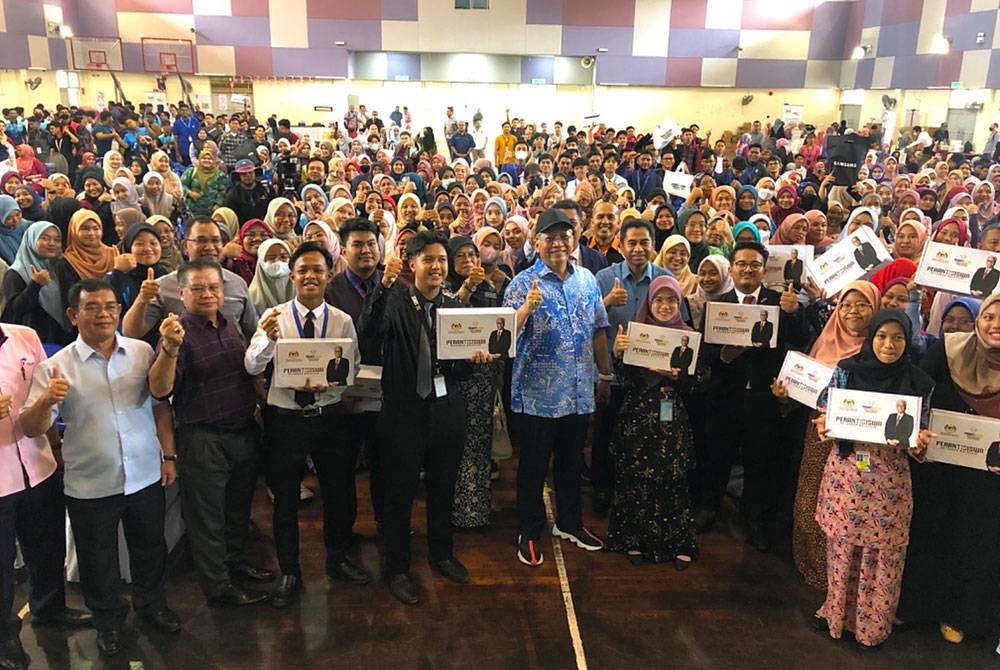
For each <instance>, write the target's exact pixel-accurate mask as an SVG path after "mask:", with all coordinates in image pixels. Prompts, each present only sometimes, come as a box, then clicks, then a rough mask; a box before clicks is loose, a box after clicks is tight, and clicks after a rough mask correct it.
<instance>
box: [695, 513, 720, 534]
mask: <svg viewBox="0 0 1000 670" xmlns="http://www.w3.org/2000/svg"><path fill="white" fill-rule="evenodd" d="M717 518H718V514H716V513H715V512H713V511H712V510H707V509H700V510H698V512H697V513H696V514H695V515H694V532H695V533H697V534H698V535H701V534H702V533H706V532H708V531H709V530H711V528H712V526H714V525H715V521H716V519H717Z"/></svg>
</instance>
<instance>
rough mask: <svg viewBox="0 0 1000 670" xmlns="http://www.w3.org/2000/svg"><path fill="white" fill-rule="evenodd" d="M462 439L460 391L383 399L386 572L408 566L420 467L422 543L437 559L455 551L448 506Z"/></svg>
mask: <svg viewBox="0 0 1000 670" xmlns="http://www.w3.org/2000/svg"><path fill="white" fill-rule="evenodd" d="M464 443H465V402H464V401H463V399H462V396H461V394H459V393H454V392H452V393H449V394H448V395H447V396H446V397H444V398H441V399H437V400H414V401H383V403H382V414H381V417H380V419H379V438H378V449H379V458H380V460H381V465H382V475H383V477H382V478H383V482H384V485H385V501H384V504H383V508H382V536H383V537H384V538H385V565H386V572H388V574H390V575H396V574H400V573H404V572H409V570H410V518H411V516H412V512H413V499H414V498H415V497H416V495H417V487H418V486H419V484H420V470H421V468H423V470H424V485H425V486H426V489H427V547H428V551H429V553H430V556H431V559H432V560H436V561H441V560H445V559H448V558H451V557H452V556H453V555H454V543H453V538H452V533H453V529H452V526H451V510H452V506H453V505H454V503H455V478H456V477H457V476H458V466H459V463H460V462H461V460H462V447H463V445H464Z"/></svg>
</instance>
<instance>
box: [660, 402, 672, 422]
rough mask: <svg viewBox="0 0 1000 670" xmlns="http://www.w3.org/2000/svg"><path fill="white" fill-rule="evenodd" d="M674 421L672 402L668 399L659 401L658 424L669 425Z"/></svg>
mask: <svg viewBox="0 0 1000 670" xmlns="http://www.w3.org/2000/svg"><path fill="white" fill-rule="evenodd" d="M673 420H674V401H673V400H671V399H670V398H661V399H660V423H670V422H671V421H673Z"/></svg>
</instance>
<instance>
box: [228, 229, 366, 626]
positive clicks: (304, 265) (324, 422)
mask: <svg viewBox="0 0 1000 670" xmlns="http://www.w3.org/2000/svg"><path fill="white" fill-rule="evenodd" d="M289 265H290V266H291V268H292V283H293V284H294V285H295V295H296V298H295V299H293V300H290V301H289V302H286V303H282V304H280V305H278V306H277V307H275V308H274V309H271V310H268V311H267V312H265V313H264V314H263V317H262V318H261V320H260V324H259V325H258V327H257V332H255V333H254V335H253V338H252V339H251V340H250V346H249V347H248V348H247V352H246V355H245V357H244V364H245V365H246V370H247V372H249V373H250V374H252V375H259V374H261V373H263V372H264V371H265V369H266V368H267V366H268V364H269V363H271V362H272V361H273V360H274V355H275V350H276V348H277V342H278V339H280V338H305V339H313V338H320V339H331V338H339V339H346V340H349V341H350V342H351V344H352V347H351V348H352V354H351V356H350V359H351V361H352V365H353V366H354V367H355V368H357V366H358V364H360V362H361V356H360V353H359V352H358V346H357V335H356V334H355V331H354V323H353V322H352V321H351V317H350V316H349V315H348V314H346V313H345V312H342V311H341V310H339V309H337V308H336V307H332V306H330V305H329V304H327V303H326V302H325V300H324V292H325V291H326V285H327V284H328V283H329V282H330V279H331V277H332V274H333V273H332V270H333V257H332V256H330V252H329V251H327V250H326V249H325V248H323V247H321V246H319V245H318V244H315V243H312V242H306V243H305V244H303V245H302V246H300V247H299V248H298V249H296V250H295V253H293V254H292V257H291V259H290V260H289ZM323 369H324V371H325V369H326V368H325V365H324V368H323ZM306 381H307V383H308V384H309V386H308V387H302V388H297V389H292V388H279V387H278V386H276V385H275V384H274V383H273V382H272V383H271V385H270V388H269V389H268V393H267V405H266V406H265V407H264V469H265V473H266V475H267V482H268V485H269V486H270V488H271V492H272V493H273V494H274V545H275V553H276V554H277V556H278V565H279V567H280V568H281V578H280V580H279V582H278V587H277V589H276V590H275V592H274V594H273V595H272V597H271V605H272V606H274V607H278V608H281V607H286V606H288V605H289V604H290V603H291V602H292V600H293V599H294V598H295V597H296V596H297V595H298V593H299V591H300V589H301V582H302V569H301V566H300V565H299V514H298V506H299V482H301V481H302V475H303V474H304V473H305V469H306V457H307V456H308V457H310V458H311V459H312V462H313V465H315V467H316V476H317V478H318V479H319V487H320V491H321V493H322V498H323V539H324V544H325V545H326V572H327V575H328V576H329V577H331V578H336V579H341V580H343V581H346V582H349V583H351V584H357V585H364V584H367V583H368V582H369V581H371V577H370V576H369V575H368V573H367V572H365V571H364V570H362V569H361V568H360V567H358V566H356V565H355V564H354V563H352V562H351V561H350V560H349V559H348V558H347V556H346V552H347V550H348V548H349V547H350V544H351V527H352V525H353V523H354V518H355V516H356V514H357V498H356V495H355V485H354V465H355V464H354V449H353V447H352V445H351V440H350V429H349V424H348V410H347V409H346V408H345V406H344V405H343V403H342V402H341V396H342V395H343V393H344V389H345V388H347V387H344V386H329V385H328V384H327V383H326V375H325V374H319V375H317V378H316V379H308V380H306Z"/></svg>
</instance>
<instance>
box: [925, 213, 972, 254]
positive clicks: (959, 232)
mask: <svg viewBox="0 0 1000 670" xmlns="http://www.w3.org/2000/svg"><path fill="white" fill-rule="evenodd" d="M931 239H932V240H933V241H935V242H938V243H939V244H951V245H955V246H959V247H967V246H969V226H968V224H966V222H965V221H962V220H961V219H957V218H954V217H953V218H950V219H942V220H941V221H938V222H937V225H935V226H934V235H933V236H932V237H931Z"/></svg>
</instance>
